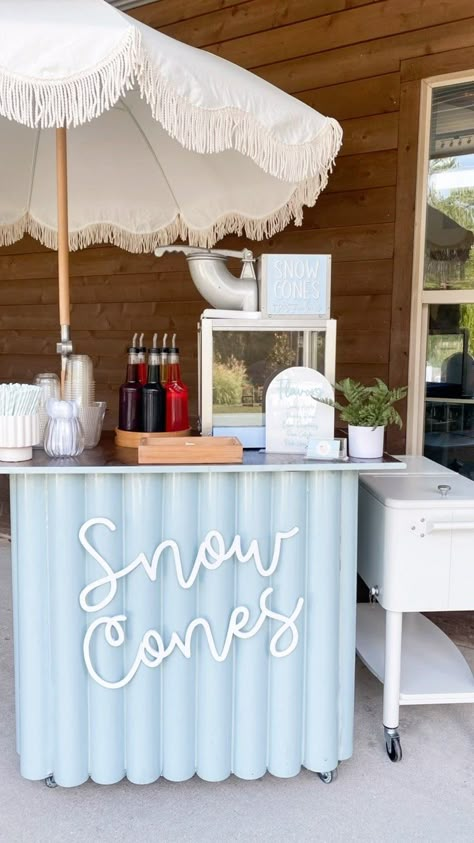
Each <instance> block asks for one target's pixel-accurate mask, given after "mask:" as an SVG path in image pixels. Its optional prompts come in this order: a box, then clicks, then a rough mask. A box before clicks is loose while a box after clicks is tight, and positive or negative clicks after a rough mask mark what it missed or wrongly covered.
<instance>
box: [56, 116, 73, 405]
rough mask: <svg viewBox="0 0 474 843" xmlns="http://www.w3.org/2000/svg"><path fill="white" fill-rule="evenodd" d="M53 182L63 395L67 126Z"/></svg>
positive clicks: (59, 136)
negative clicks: (55, 191) (56, 217)
mask: <svg viewBox="0 0 474 843" xmlns="http://www.w3.org/2000/svg"><path fill="white" fill-rule="evenodd" d="M56 185H57V202H58V283H59V323H60V325H61V342H59V343H58V344H57V346H56V350H57V352H58V354H60V355H61V397H63V396H64V379H65V375H66V362H67V358H68V355H69V354H71V352H72V343H71V337H70V325H71V311H70V301H69V225H68V209H67V198H68V193H67V134H66V128H65V127H63V128H61V129H56Z"/></svg>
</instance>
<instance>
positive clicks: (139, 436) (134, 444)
mask: <svg viewBox="0 0 474 843" xmlns="http://www.w3.org/2000/svg"><path fill="white" fill-rule="evenodd" d="M190 433H191V428H190V427H188V429H187V430H174V431H172V432H171V433H139V432H136V431H134V430H120V428H119V427H116V428H115V444H116V445H117V447H119V448H138V446H139V445H140V443H141V442H142V441H143V440H144V439H147V440H150V441H151V442H155V441H160V440H161V439H171V438H173V439H174V438H176V436H189V435H190Z"/></svg>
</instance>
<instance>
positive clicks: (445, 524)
mask: <svg viewBox="0 0 474 843" xmlns="http://www.w3.org/2000/svg"><path fill="white" fill-rule="evenodd" d="M448 530H474V521H431V522H428V524H427V525H426V532H427V533H441V532H443V531H445V532H447V531H448Z"/></svg>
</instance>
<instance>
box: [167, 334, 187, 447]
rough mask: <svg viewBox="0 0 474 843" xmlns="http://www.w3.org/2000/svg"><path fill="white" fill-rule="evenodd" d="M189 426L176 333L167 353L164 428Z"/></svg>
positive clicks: (185, 387) (172, 428)
mask: <svg viewBox="0 0 474 843" xmlns="http://www.w3.org/2000/svg"><path fill="white" fill-rule="evenodd" d="M188 428H189V408H188V387H187V386H185V384H184V383H183V381H182V380H181V371H180V366H179V348H177V347H176V334H175V335H174V336H173V342H172V344H171V347H170V349H169V353H168V379H167V381H166V430H167V431H169V432H172V431H175V430H187V429H188Z"/></svg>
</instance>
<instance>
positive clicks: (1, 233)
mask: <svg viewBox="0 0 474 843" xmlns="http://www.w3.org/2000/svg"><path fill="white" fill-rule="evenodd" d="M326 183H327V175H326V176H324V177H321V176H318V177H316V178H315V179H311V180H310V181H309V182H307V183H305V184H303V185H300V186H299V187H298V188H297V189H296V190H295V192H294V193H293V195H292V196H291V197H290V199H289V200H288V202H287V203H286V204H285V205H283V206H282V207H280V208H278V209H277V210H276V211H274V212H273V213H272V214H269V215H268V216H266V217H261V218H259V219H250V218H249V217H246V216H244V215H242V214H238V213H233V212H232V213H229V214H225V215H223V216H222V217H221V218H220V219H218V220H217V221H216V222H215V223H214V224H213V225H211V226H209V227H208V228H203V229H198V228H192V227H190V226H188V224H187V223H186V222H185V220H184V219H183V218H182V217H180V216H177V217H176V218H175V219H174V220H173V222H171V223H169V224H168V225H166V226H164V227H163V228H160V229H159V230H157V231H151V232H146V233H142V234H140V233H135V232H131V231H127V230H126V229H124V228H121V227H120V226H118V225H114V224H113V223H96V224H94V225H89V226H85V227H84V228H83V229H80V230H79V231H71V232H69V248H70V249H71V251H76V250H77V249H86V248H87V247H88V246H93V245H96V244H98V243H110V244H112V245H114V246H117V247H118V248H119V249H124V250H125V251H127V252H134V253H140V252H142V253H148V254H150V253H151V252H153V251H154V249H155V248H156V247H157V246H166V245H170V244H171V243H174V242H175V241H176V240H178V239H180V240H182V241H185V242H187V243H189V245H190V246H200V247H203V248H207V249H209V248H211V247H212V246H214V245H215V244H216V243H217V242H218V241H219V240H221V239H222V238H223V237H224V236H225V235H226V234H236V235H238V236H245V237H246V238H248V239H249V240H264V239H268V238H269V237H273V236H274V235H275V234H278V233H279V232H280V231H282V229H284V228H286V226H287V225H289V224H290V223H291V222H293V223H294V224H295V225H297V226H299V225H301V224H302V222H303V206H304V205H307V206H312V205H314V204H315V202H316V200H317V198H318V196H319V193H320V191H321V190H322V189H323V188H324V187H325V186H326ZM25 234H30V235H31V236H32V237H34V239H35V240H39V241H40V242H41V243H42V244H43V245H44V246H46V247H47V248H48V249H54V250H56V249H57V247H58V237H57V233H56V231H55V230H54V229H52V228H50V227H49V226H46V225H43V224H42V223H39V222H38V221H37V220H35V219H34V218H33V217H31V216H30V215H29V214H25V215H24V216H23V217H22V218H21V219H19V220H17V221H16V222H14V223H10V224H6V225H5V224H4V225H0V246H10V245H11V244H12V243H15V242H16V241H17V240H21V238H22V237H23V236H24V235H25Z"/></svg>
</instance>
